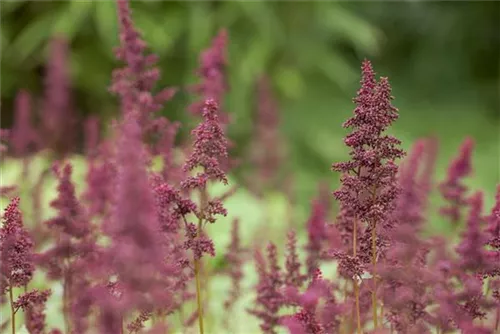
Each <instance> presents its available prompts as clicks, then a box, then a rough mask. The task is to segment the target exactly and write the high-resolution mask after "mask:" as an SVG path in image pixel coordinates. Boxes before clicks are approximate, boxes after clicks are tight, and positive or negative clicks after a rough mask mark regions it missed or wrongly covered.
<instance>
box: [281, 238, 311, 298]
mask: <svg viewBox="0 0 500 334" xmlns="http://www.w3.org/2000/svg"><path fill="white" fill-rule="evenodd" d="M286 248H287V254H286V260H285V269H286V275H285V284H286V285H288V286H293V287H296V288H300V287H301V286H302V284H303V283H304V281H305V279H306V276H305V275H302V273H301V272H300V267H301V264H300V261H299V255H298V254H297V237H296V234H295V231H293V230H292V231H289V232H288V235H287V244H286Z"/></svg>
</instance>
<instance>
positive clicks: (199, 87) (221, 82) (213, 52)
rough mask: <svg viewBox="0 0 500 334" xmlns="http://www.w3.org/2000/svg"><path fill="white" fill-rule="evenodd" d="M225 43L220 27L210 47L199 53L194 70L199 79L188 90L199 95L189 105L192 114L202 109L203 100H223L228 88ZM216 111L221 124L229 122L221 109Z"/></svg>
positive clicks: (223, 32)
mask: <svg viewBox="0 0 500 334" xmlns="http://www.w3.org/2000/svg"><path fill="white" fill-rule="evenodd" d="M227 43H228V34H227V31H226V30H225V29H221V30H220V31H219V34H218V35H217V36H216V37H215V38H214V40H213V41H212V45H211V46H210V48H209V49H207V50H205V51H203V52H202V53H201V56H200V67H199V68H198V69H197V71H196V75H198V76H199V77H200V79H201V81H200V83H198V84H196V85H193V86H192V87H191V88H190V90H192V91H193V92H194V93H196V94H197V95H198V96H199V97H200V101H198V102H195V103H193V104H192V105H191V106H190V107H189V110H190V111H191V112H192V113H193V114H199V113H200V111H202V110H203V109H202V108H203V104H204V103H205V102H204V101H205V100H207V99H214V100H215V101H217V102H218V103H221V104H222V103H223V101H224V94H225V93H226V91H227V90H228V84H227V79H226V73H225V71H226V66H227V54H226V53H227V51H226V48H227ZM217 113H218V114H219V117H220V119H221V122H222V123H223V124H227V123H229V116H228V115H227V114H226V113H224V112H223V111H222V109H220V110H217Z"/></svg>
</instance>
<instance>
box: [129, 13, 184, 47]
mask: <svg viewBox="0 0 500 334" xmlns="http://www.w3.org/2000/svg"><path fill="white" fill-rule="evenodd" d="M182 16H183V15H182V13H181V9H179V8H172V10H171V11H169V12H168V13H166V14H162V15H161V16H159V15H158V14H157V13H155V12H153V11H151V9H149V10H148V9H145V8H137V9H136V10H135V11H134V21H135V23H136V27H137V29H138V30H139V31H140V32H142V37H143V38H144V40H145V41H147V44H148V45H149V47H150V48H151V50H152V51H153V52H154V53H156V54H157V55H159V56H162V55H164V54H165V53H166V52H167V51H168V50H169V49H170V47H172V45H173V44H174V42H175V41H176V40H177V38H178V37H179V36H180V34H181V33H182V31H183V24H182V22H183V18H182Z"/></svg>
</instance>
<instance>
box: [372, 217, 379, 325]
mask: <svg viewBox="0 0 500 334" xmlns="http://www.w3.org/2000/svg"><path fill="white" fill-rule="evenodd" d="M372 265H373V274H372V276H373V292H372V309H373V326H374V329H375V330H376V329H377V328H378V314H377V272H376V269H377V268H376V266H377V222H376V221H375V222H374V223H373V230H372Z"/></svg>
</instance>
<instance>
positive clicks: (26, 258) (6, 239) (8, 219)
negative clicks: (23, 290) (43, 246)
mask: <svg viewBox="0 0 500 334" xmlns="http://www.w3.org/2000/svg"><path fill="white" fill-rule="evenodd" d="M19 201H20V200H19V197H15V198H13V199H12V200H11V202H10V203H9V205H8V206H7V208H6V209H5V211H4V214H3V217H2V221H3V225H2V227H1V228H0V241H1V244H0V247H1V259H2V264H1V269H2V281H1V288H2V293H3V292H5V291H6V289H12V288H14V287H22V286H25V285H27V284H28V282H29V281H30V280H31V278H32V277H33V272H34V271H35V267H34V264H33V246H34V245H33V241H32V240H31V237H30V235H29V233H28V231H27V230H26V228H25V227H24V225H23V217H22V213H21V211H20V210H19Z"/></svg>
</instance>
